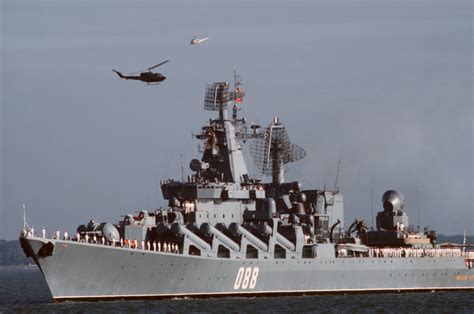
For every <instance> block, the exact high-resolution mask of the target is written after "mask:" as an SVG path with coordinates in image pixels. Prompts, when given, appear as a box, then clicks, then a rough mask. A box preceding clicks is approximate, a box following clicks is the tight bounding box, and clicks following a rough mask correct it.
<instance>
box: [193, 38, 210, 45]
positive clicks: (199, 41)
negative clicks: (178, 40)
mask: <svg viewBox="0 0 474 314" xmlns="http://www.w3.org/2000/svg"><path fill="white" fill-rule="evenodd" d="M208 39H209V37H204V38H198V37H197V36H193V39H191V42H190V43H189V44H190V45H192V46H195V45H199V44H202V43H203V42H205V41H206V40H208Z"/></svg>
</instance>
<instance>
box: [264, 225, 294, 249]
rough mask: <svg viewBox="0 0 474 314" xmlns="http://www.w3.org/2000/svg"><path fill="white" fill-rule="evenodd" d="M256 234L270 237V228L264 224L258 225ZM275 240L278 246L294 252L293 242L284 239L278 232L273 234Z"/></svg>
mask: <svg viewBox="0 0 474 314" xmlns="http://www.w3.org/2000/svg"><path fill="white" fill-rule="evenodd" d="M257 230H258V232H260V234H262V235H265V236H271V235H272V233H273V230H272V228H271V227H270V226H269V225H268V224H267V223H266V222H263V223H260V224H259V225H258V227H257ZM274 236H275V239H276V240H277V242H278V244H280V245H281V246H283V247H284V248H286V249H287V250H290V251H294V250H295V249H296V247H295V245H294V244H293V242H291V241H290V240H288V239H287V238H285V237H284V236H283V235H281V234H280V233H278V232H275V235H274Z"/></svg>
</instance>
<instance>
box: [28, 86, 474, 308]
mask: <svg viewBox="0 0 474 314" xmlns="http://www.w3.org/2000/svg"><path fill="white" fill-rule="evenodd" d="M244 95H245V94H244V92H243V90H242V89H241V87H240V84H238V82H236V83H235V84H234V86H233V87H231V85H230V84H229V83H227V82H216V83H212V84H208V85H207V86H206V93H205V101H204V109H205V110H208V111H211V112H216V113H217V116H216V117H215V118H213V119H210V120H209V123H208V124H207V125H205V126H204V127H202V129H201V130H200V132H198V134H197V135H195V137H196V138H197V139H198V140H201V141H202V142H203V153H202V158H201V159H200V160H198V159H193V160H191V162H190V169H191V171H192V174H190V175H189V176H187V178H184V180H173V179H167V180H163V181H162V182H161V191H162V193H163V197H164V198H165V199H166V200H167V201H168V206H167V207H166V208H159V209H157V210H154V211H147V210H143V211H140V212H139V213H138V214H128V215H126V216H125V217H124V219H123V220H121V221H120V222H119V223H118V224H112V223H96V222H94V221H93V220H91V221H90V222H89V223H88V224H84V225H80V226H79V227H78V229H77V232H76V234H73V235H69V234H67V233H63V234H61V233H60V232H59V231H58V232H56V233H55V234H54V235H53V236H52V237H49V236H47V235H46V231H45V230H41V232H40V234H38V233H37V232H35V230H34V229H33V228H30V227H28V226H27V225H26V224H25V227H24V229H23V231H22V234H21V237H20V242H21V245H22V247H23V249H24V251H25V253H26V255H27V256H30V257H32V258H33V259H34V261H35V262H36V263H37V264H38V266H39V268H40V269H41V271H42V273H43V275H44V277H45V279H46V282H47V283H48V286H49V287H50V289H51V292H52V295H53V298H54V299H55V300H67V299H109V298H148V297H150V298H160V297H176V296H222V295H269V294H277V295H278V294H293V293H322V292H342V291H344V292H351V291H400V290H408V291H410V290H433V289H443V290H447V289H474V270H473V260H474V256H472V254H471V255H469V253H468V252H465V251H463V250H461V249H442V248H440V247H439V246H437V245H436V235H435V233H434V232H421V233H420V232H419V231H415V230H412V229H411V228H410V227H409V223H408V216H407V214H406V212H404V211H403V208H404V199H403V196H402V195H401V194H400V193H399V192H396V191H393V190H390V191H387V192H386V193H385V194H384V196H383V198H382V202H383V207H384V210H383V211H381V212H380V213H378V215H377V230H369V229H368V228H367V226H366V225H365V223H364V222H363V221H360V220H355V221H354V222H353V223H352V224H351V225H350V226H349V227H348V228H345V224H344V208H343V194H342V193H341V192H340V191H331V190H326V189H303V187H302V185H301V184H300V183H299V182H297V181H295V182H285V178H284V165H285V164H286V163H289V162H294V161H297V160H299V159H301V158H304V157H305V155H306V152H305V151H304V149H303V148H301V147H300V146H298V145H296V144H294V143H292V142H291V141H290V140H289V135H288V132H287V130H286V127H285V126H284V124H283V123H282V122H281V121H280V119H279V118H273V119H272V121H271V123H270V124H269V125H268V127H266V128H264V129H263V130H261V129H262V128H261V127H260V126H258V125H254V124H249V123H247V120H246V119H245V118H239V117H238V105H239V102H240V101H242V98H243V97H244ZM229 106H232V109H231V110H232V114H231V115H230V116H228V111H229V108H228V107H229ZM247 141H248V144H249V145H247V146H249V147H250V153H251V155H252V157H253V160H254V162H255V164H256V166H257V169H258V170H259V172H260V173H261V174H262V175H264V176H267V177H271V181H270V182H262V181H261V180H258V179H255V178H252V177H251V176H250V175H249V171H248V168H247V163H246V160H245V158H244V153H243V149H244V147H245V146H244V145H243V143H246V142H247Z"/></svg>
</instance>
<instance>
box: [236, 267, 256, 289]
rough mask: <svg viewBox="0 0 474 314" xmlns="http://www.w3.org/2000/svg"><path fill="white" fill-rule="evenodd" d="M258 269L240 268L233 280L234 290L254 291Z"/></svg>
mask: <svg viewBox="0 0 474 314" xmlns="http://www.w3.org/2000/svg"><path fill="white" fill-rule="evenodd" d="M257 279H258V267H240V268H239V271H238V272H237V277H236V278H235V283H234V290H238V289H243V290H245V289H254V288H255V286H256V285H257Z"/></svg>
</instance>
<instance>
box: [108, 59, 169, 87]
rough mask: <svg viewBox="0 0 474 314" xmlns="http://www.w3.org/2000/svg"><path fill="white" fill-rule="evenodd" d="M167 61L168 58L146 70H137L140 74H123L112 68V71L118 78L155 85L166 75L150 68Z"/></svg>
mask: <svg viewBox="0 0 474 314" xmlns="http://www.w3.org/2000/svg"><path fill="white" fill-rule="evenodd" d="M169 61H170V60H166V61H164V62H161V63H159V64H157V65H154V66H152V67H149V68H147V69H146V70H143V71H138V72H141V73H140V75H123V74H122V73H120V72H119V71H117V70H114V69H112V71H113V72H115V73H117V75H118V76H119V77H120V78H123V79H126V80H137V81H142V82H146V83H147V84H150V83H154V84H152V85H157V84H159V83H160V82H162V81H164V80H165V79H166V76H164V75H162V74H161V73H154V72H151V70H152V69H154V68H156V67H159V66H160V65H163V64H165V63H167V62H169ZM138 72H135V73H132V74H136V73H138Z"/></svg>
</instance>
